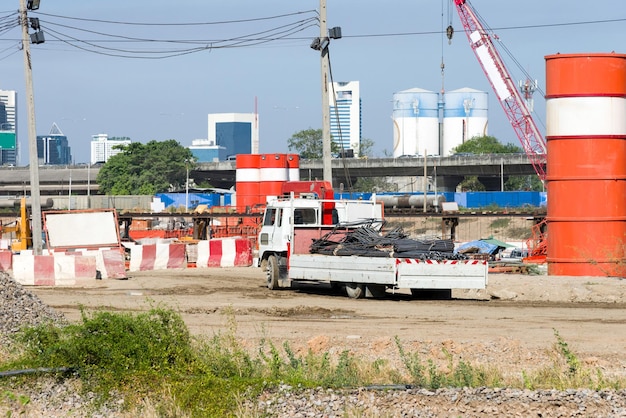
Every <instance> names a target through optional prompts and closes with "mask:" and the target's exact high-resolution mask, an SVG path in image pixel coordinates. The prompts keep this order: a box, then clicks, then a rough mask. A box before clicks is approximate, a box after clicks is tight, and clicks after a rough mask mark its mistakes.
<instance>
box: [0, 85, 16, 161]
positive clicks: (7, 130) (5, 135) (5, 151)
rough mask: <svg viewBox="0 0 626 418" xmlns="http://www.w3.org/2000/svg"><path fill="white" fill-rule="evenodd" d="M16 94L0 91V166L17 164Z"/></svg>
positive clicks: (9, 91)
mask: <svg viewBox="0 0 626 418" xmlns="http://www.w3.org/2000/svg"><path fill="white" fill-rule="evenodd" d="M18 151H19V148H18V142H17V93H16V92H15V91H12V90H0V164H2V165H17V164H18V162H19V161H18Z"/></svg>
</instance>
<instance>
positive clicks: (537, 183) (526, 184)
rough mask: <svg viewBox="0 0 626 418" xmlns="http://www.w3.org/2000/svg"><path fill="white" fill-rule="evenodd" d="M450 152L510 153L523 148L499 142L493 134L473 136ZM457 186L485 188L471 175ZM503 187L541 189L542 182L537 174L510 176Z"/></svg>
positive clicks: (508, 188)
mask: <svg viewBox="0 0 626 418" xmlns="http://www.w3.org/2000/svg"><path fill="white" fill-rule="evenodd" d="M452 152H453V153H455V154H459V153H470V154H512V153H522V152H524V150H523V149H522V148H520V147H518V146H516V145H513V144H501V143H500V142H499V141H498V140H497V139H496V138H495V137H493V136H475V137H473V138H471V139H469V140H467V141H465V142H464V143H463V144H461V145H459V146H458V147H456V148H454V149H452ZM459 187H461V188H462V189H466V190H467V191H481V190H484V189H485V187H484V186H483V185H482V184H481V183H480V182H478V179H477V178H472V177H465V179H463V181H462V182H461V183H460V184H459ZM481 187H482V189H481ZM504 189H505V190H507V191H514V190H533V191H542V190H543V184H542V183H541V180H539V177H538V176H537V175H532V176H510V177H509V178H508V179H507V181H506V182H505V184H504Z"/></svg>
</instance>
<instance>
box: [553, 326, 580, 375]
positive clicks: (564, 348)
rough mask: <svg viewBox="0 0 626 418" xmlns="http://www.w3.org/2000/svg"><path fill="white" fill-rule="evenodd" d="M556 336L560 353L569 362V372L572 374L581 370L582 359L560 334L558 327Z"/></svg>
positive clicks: (555, 332) (555, 331)
mask: <svg viewBox="0 0 626 418" xmlns="http://www.w3.org/2000/svg"><path fill="white" fill-rule="evenodd" d="M554 337H555V338H556V347H557V351H558V353H559V354H561V356H563V357H564V358H565V361H566V362H567V365H568V371H567V372H568V374H569V375H570V376H573V375H575V374H577V373H578V372H579V370H580V360H578V357H577V356H576V355H575V354H574V353H573V352H572V351H571V350H570V348H569V345H568V344H567V343H566V342H565V340H563V338H561V335H559V332H558V331H557V330H556V329H554Z"/></svg>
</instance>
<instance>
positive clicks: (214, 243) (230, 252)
mask: <svg viewBox="0 0 626 418" xmlns="http://www.w3.org/2000/svg"><path fill="white" fill-rule="evenodd" d="M251 265H252V244H251V242H250V240H249V239H247V238H218V239H212V240H208V241H199V242H198V256H197V261H196V267H197V268H207V267H248V266H251Z"/></svg>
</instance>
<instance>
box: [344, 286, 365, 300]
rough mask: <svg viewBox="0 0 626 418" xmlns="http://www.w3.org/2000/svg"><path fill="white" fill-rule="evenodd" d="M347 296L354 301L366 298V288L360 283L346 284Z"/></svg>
mask: <svg viewBox="0 0 626 418" xmlns="http://www.w3.org/2000/svg"><path fill="white" fill-rule="evenodd" d="M346 295H348V297H349V298H352V299H361V298H363V297H365V286H363V285H362V284H360V283H346Z"/></svg>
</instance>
